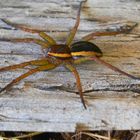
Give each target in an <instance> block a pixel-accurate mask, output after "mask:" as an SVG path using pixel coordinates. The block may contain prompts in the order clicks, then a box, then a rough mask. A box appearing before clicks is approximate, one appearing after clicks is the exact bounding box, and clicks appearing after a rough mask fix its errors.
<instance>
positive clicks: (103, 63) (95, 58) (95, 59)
mask: <svg viewBox="0 0 140 140" xmlns="http://www.w3.org/2000/svg"><path fill="white" fill-rule="evenodd" d="M90 60H94V61H95V62H97V63H100V64H102V65H104V66H106V67H108V68H110V69H112V70H113V71H116V72H119V73H121V74H123V75H126V76H128V77H130V78H132V79H135V80H136V79H137V80H140V78H139V77H135V76H133V75H130V74H128V73H126V72H124V71H122V70H120V69H119V68H117V67H115V66H112V65H111V64H109V63H107V62H105V61H103V60H101V59H100V58H98V57H96V56H95V57H91V58H90Z"/></svg>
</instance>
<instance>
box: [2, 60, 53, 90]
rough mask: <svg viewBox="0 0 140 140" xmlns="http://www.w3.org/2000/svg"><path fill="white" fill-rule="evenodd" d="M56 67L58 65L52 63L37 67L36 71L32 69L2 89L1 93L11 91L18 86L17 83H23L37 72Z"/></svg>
mask: <svg viewBox="0 0 140 140" xmlns="http://www.w3.org/2000/svg"><path fill="white" fill-rule="evenodd" d="M55 67H56V65H54V64H52V63H50V64H48V65H44V66H40V67H37V68H35V69H31V70H29V71H28V72H27V73H25V74H22V75H21V76H19V77H17V78H16V79H14V80H13V81H12V82H10V83H9V84H8V85H6V86H5V87H4V88H2V89H1V90H0V93H1V92H3V91H5V90H6V91H7V90H9V89H10V88H11V87H12V86H13V85H14V84H16V83H17V82H19V81H21V80H22V79H24V78H26V77H28V76H30V75H32V74H34V73H36V72H39V71H44V70H50V69H54V68H55Z"/></svg>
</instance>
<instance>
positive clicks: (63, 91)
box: [0, 0, 140, 132]
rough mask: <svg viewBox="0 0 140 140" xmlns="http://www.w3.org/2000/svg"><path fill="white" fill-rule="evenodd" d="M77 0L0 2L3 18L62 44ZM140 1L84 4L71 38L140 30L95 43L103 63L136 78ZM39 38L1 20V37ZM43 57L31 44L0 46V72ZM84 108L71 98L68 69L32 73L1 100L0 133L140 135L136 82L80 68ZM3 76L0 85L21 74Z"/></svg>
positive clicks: (139, 85) (94, 67) (139, 72)
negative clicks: (136, 132) (136, 131)
mask: <svg viewBox="0 0 140 140" xmlns="http://www.w3.org/2000/svg"><path fill="white" fill-rule="evenodd" d="M78 6H79V0H69V1H65V0H60V1H57V0H48V1H45V0H36V1H33V0H22V1H18V0H12V1H11V0H7V1H6V2H5V1H1V2H0V18H5V19H9V20H10V21H12V22H15V23H22V24H26V25H29V26H33V27H37V28H39V29H43V30H45V31H46V32H47V33H48V34H49V35H51V36H52V37H53V38H54V39H55V40H57V41H58V42H59V43H64V41H65V40H66V37H67V35H68V33H69V31H70V29H71V28H72V27H73V26H74V22H75V18H76V13H77V10H78ZM139 9H140V3H139V1H120V0H106V1H104V0H100V1H99V0H88V1H87V2H86V4H84V6H83V9H82V14H81V21H80V26H79V30H78V32H77V34H76V37H75V40H76V41H78V40H80V38H81V37H83V36H85V35H87V34H88V33H91V32H95V31H106V30H109V31H111V30H112V31H114V30H119V29H120V28H122V27H127V26H133V25H134V24H136V23H137V24H138V25H137V27H135V28H134V29H133V30H132V31H131V32H130V33H129V34H120V35H116V36H109V37H108V36H105V37H98V38H96V39H94V40H92V41H91V42H94V43H95V44H96V45H98V46H99V47H100V49H101V50H102V51H103V54H104V56H103V57H102V59H103V60H105V61H107V62H109V63H110V64H112V65H114V66H117V67H118V68H120V69H121V70H123V71H126V72H128V73H130V74H132V75H135V76H138V77H140V25H139V21H140V12H139ZM11 37H12V38H14V37H18V38H24V37H34V38H39V37H38V36H37V35H36V34H33V35H32V34H30V33H27V32H23V31H21V30H16V29H15V28H12V27H10V26H8V25H6V24H5V23H4V22H2V21H0V38H11ZM40 57H42V52H41V49H40V47H39V46H38V45H36V44H33V43H11V42H3V41H0V67H4V66H8V65H13V64H18V63H21V62H25V61H29V60H33V59H35V58H36V59H37V58H40ZM76 67H77V70H78V72H79V74H80V77H81V82H82V86H83V90H84V91H89V92H87V93H84V98H85V101H86V104H87V110H85V109H84V108H83V105H82V103H81V100H80V97H79V95H78V94H76V93H75V92H76V85H75V79H74V77H73V76H72V74H71V73H70V72H69V71H68V70H67V69H65V68H63V67H59V68H56V69H55V70H52V71H44V72H40V73H37V74H35V75H32V76H30V77H28V78H26V79H25V80H22V81H21V82H20V83H18V84H17V85H15V86H14V87H13V88H12V89H11V90H10V91H8V92H6V93H5V94H3V95H0V130H1V131H9V130H10V131H48V132H74V131H76V130H78V131H81V130H128V129H140V96H139V95H140V81H139V80H133V79H130V78H128V77H125V76H123V75H120V74H118V73H115V72H113V71H112V70H110V69H108V68H106V67H105V66H102V65H99V64H96V63H95V62H87V63H84V64H81V65H77V66H76ZM26 71H27V69H18V70H14V71H7V72H1V73H0V87H1V88H2V87H4V86H5V85H6V84H8V83H9V82H10V81H11V80H12V79H14V78H16V77H17V76H19V75H21V74H22V73H24V72H26Z"/></svg>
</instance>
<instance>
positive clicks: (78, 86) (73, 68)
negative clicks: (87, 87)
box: [66, 64, 86, 109]
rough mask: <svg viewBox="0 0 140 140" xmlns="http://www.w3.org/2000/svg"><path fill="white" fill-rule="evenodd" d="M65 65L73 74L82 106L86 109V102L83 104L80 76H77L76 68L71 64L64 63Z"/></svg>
mask: <svg viewBox="0 0 140 140" xmlns="http://www.w3.org/2000/svg"><path fill="white" fill-rule="evenodd" d="M66 67H67V68H68V69H69V70H70V71H71V72H72V73H73V74H74V76H75V78H76V84H77V88H78V91H79V94H80V98H81V101H82V104H83V106H84V108H85V109H86V104H85V101H84V97H83V92H82V86H81V81H80V76H79V74H78V72H77V70H76V68H75V67H74V66H73V65H72V64H66Z"/></svg>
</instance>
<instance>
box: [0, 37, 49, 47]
mask: <svg viewBox="0 0 140 140" xmlns="http://www.w3.org/2000/svg"><path fill="white" fill-rule="evenodd" d="M0 41H6V42H7V41H10V42H14V43H18V42H19V43H20V42H23V43H35V44H38V45H40V46H41V49H42V50H43V49H45V48H48V47H49V46H50V44H48V42H46V41H43V40H40V39H35V38H0Z"/></svg>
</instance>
